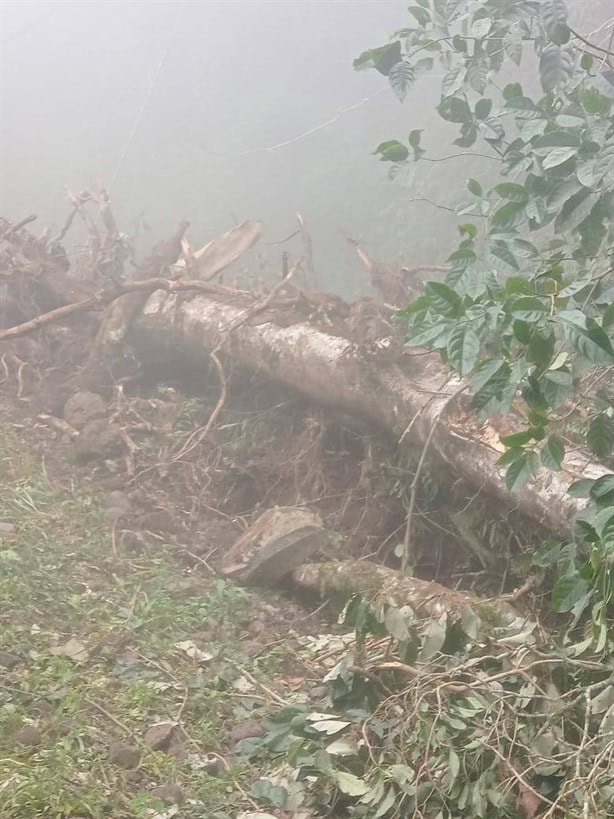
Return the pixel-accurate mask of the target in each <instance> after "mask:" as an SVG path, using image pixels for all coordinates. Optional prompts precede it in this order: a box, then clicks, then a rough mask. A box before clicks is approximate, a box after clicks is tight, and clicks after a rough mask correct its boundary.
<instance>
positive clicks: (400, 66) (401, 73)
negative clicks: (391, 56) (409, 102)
mask: <svg viewBox="0 0 614 819" xmlns="http://www.w3.org/2000/svg"><path fill="white" fill-rule="evenodd" d="M413 81H414V68H413V66H412V65H411V64H410V63H408V62H406V61H405V60H402V61H401V62H398V63H396V65H393V66H392V68H391V69H390V73H389V74H388V82H389V83H390V87H391V88H392V90H393V91H394V93H395V94H396V95H397V97H398V98H399V99H400V100H401V102H403V100H404V99H405V97H406V96H407V92H408V91H409V88H410V86H411V84H412V83H413Z"/></svg>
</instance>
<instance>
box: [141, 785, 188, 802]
mask: <svg viewBox="0 0 614 819" xmlns="http://www.w3.org/2000/svg"><path fill="white" fill-rule="evenodd" d="M150 793H151V795H152V796H155V797H157V798H158V799H161V800H162V801H163V802H164V804H165V805H182V804H183V803H184V802H185V796H184V795H183V791H182V790H181V788H180V787H179V785H175V783H174V782H169V783H168V784H167V785H158V787H157V788H152V789H151V791H150Z"/></svg>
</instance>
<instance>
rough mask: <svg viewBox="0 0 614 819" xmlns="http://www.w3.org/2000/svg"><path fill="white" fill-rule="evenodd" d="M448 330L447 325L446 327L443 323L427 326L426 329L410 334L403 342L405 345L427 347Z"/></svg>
mask: <svg viewBox="0 0 614 819" xmlns="http://www.w3.org/2000/svg"><path fill="white" fill-rule="evenodd" d="M448 331H449V327H447V326H446V325H445V324H444V325H442V324H438V325H437V326H435V327H428V328H427V329H425V330H421V331H419V332H418V333H416V335H415V336H410V337H409V338H408V339H407V341H406V342H405V345H406V346H407V347H427V346H428V345H429V344H432V343H433V342H434V341H435V340H436V339H438V338H440V337H441V336H442V335H444V333H447V332H448Z"/></svg>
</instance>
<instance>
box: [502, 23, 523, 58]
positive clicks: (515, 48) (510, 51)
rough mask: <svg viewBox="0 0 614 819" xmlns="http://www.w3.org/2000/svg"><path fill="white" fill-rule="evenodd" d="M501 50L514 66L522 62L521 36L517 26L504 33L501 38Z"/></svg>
mask: <svg viewBox="0 0 614 819" xmlns="http://www.w3.org/2000/svg"><path fill="white" fill-rule="evenodd" d="M503 48H504V49H505V53H506V54H507V56H508V57H509V58H510V60H512V61H513V62H515V63H516V65H520V63H521V61H522V35H521V33H520V28H519V27H518V26H514V28H510V29H509V31H507V32H506V34H505V36H504V37H503Z"/></svg>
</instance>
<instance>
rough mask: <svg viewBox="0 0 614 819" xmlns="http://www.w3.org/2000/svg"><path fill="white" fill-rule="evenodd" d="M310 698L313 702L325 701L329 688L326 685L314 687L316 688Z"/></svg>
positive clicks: (312, 690) (311, 692)
mask: <svg viewBox="0 0 614 819" xmlns="http://www.w3.org/2000/svg"><path fill="white" fill-rule="evenodd" d="M309 696H310V697H311V699H312V700H323V699H324V697H327V696H328V686H326V685H314V687H313V688H312V689H311V691H310V692H309Z"/></svg>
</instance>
